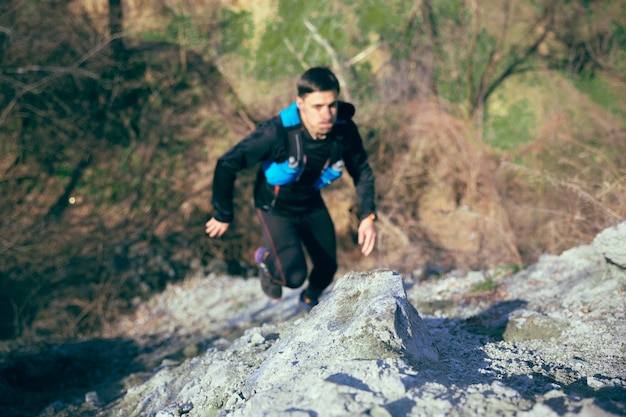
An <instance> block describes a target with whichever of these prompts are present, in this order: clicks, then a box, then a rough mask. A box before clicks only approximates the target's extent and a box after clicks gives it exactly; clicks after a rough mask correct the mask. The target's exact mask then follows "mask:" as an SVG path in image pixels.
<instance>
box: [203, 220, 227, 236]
mask: <svg viewBox="0 0 626 417" xmlns="http://www.w3.org/2000/svg"><path fill="white" fill-rule="evenodd" d="M229 225H230V223H224V222H221V221H219V220H216V219H215V217H211V220H209V221H208V222H206V224H205V227H206V229H205V232H206V234H207V235H209V237H220V236H222V235H223V234H224V233H226V230H228V226H229Z"/></svg>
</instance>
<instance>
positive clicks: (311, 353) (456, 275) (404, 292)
mask: <svg viewBox="0 0 626 417" xmlns="http://www.w3.org/2000/svg"><path fill="white" fill-rule="evenodd" d="M625 225H626V223H622V224H621V225H617V226H615V227H612V228H609V229H607V230H605V231H604V232H603V233H601V234H600V235H599V236H598V237H597V238H596V240H594V242H592V243H591V244H589V245H581V246H579V247H576V248H572V249H570V250H568V251H566V252H564V253H562V254H561V255H558V256H556V255H544V256H543V257H542V258H541V259H540V260H539V262H537V263H536V264H534V265H532V266H530V267H528V268H526V269H524V270H522V271H518V272H516V273H511V271H509V270H506V269H500V270H491V271H485V272H478V271H474V272H467V273H463V272H456V271H453V272H450V273H448V274H445V275H443V276H441V277H438V278H436V279H435V278H433V279H429V280H425V281H419V282H416V281H411V280H408V279H406V278H405V279H403V277H401V276H399V275H397V274H395V273H394V272H393V271H391V270H386V269H377V270H373V271H370V272H360V273H358V272H350V273H348V274H346V275H344V276H343V277H341V278H339V279H338V280H337V281H336V283H335V284H334V287H333V288H332V289H331V291H329V293H328V294H325V297H324V298H323V299H322V302H321V303H320V304H319V305H318V306H317V307H316V308H314V309H313V311H312V312H311V313H309V314H308V315H303V314H301V313H299V312H298V308H297V299H298V291H297V290H288V289H286V290H285V292H284V295H283V300H282V301H281V302H279V303H273V302H268V301H267V299H266V297H264V296H263V294H262V293H261V292H260V290H259V282H258V280H256V279H244V278H241V277H239V278H236V277H231V276H227V275H215V274H209V275H208V276H205V275H203V274H198V275H195V276H192V277H189V278H188V279H187V280H185V282H183V283H180V284H175V285H172V286H171V287H169V288H168V289H167V290H166V291H164V292H163V293H162V294H160V295H159V296H157V297H155V298H154V299H152V300H150V302H148V303H145V304H143V305H142V307H141V308H138V310H137V311H136V313H135V314H134V315H132V316H129V317H128V318H127V319H126V320H122V321H120V322H119V323H117V326H116V328H115V329H112V330H115V331H114V332H113V333H111V334H110V335H109V336H108V337H109V338H110V339H109V342H112V341H113V340H115V338H122V339H121V340H128V339H132V340H134V344H135V349H138V353H137V354H136V355H135V356H136V360H135V361H134V363H135V364H136V365H137V364H139V363H143V364H144V367H143V369H144V370H147V371H148V372H136V371H135V372H132V371H129V375H128V376H127V377H126V378H125V379H124V380H123V381H120V382H123V386H124V387H125V388H124V392H122V393H121V397H120V396H118V397H117V399H115V397H113V398H111V396H110V395H109V396H108V397H107V393H106V391H105V390H100V388H97V390H98V393H100V394H101V395H100V398H101V399H102V400H103V401H102V402H100V401H98V395H97V394H96V392H95V391H89V392H87V394H86V395H84V398H83V399H76V400H73V401H72V402H71V403H67V400H65V401H64V402H60V401H59V402H55V403H54V404H52V405H50V406H49V407H48V408H47V409H46V410H44V412H43V413H42V414H41V415H40V417H66V416H72V417H75V416H80V417H87V416H98V417H114V416H115V417H117V416H120V417H121V416H124V417H127V416H142V417H144V416H146V417H154V416H159V417H172V416H175V417H178V416H187V415H188V416H189V417H193V416H195V417H197V416H203V417H204V416H221V417H227V416H233V417H234V416H237V417H244V416H290V417H291V416H312V415H317V416H323V417H326V416H331V417H332V416H366V415H369V416H379V417H382V416H415V417H416V416H419V417H423V416H426V417H439V416H442V415H446V416H478V415H498V416H504V417H520V416H521V417H531V416H532V417H534V416H542V417H563V416H566V417H572V416H579V417H587V416H589V417H592V416H593V417H604V416H611V417H614V416H624V415H626V377H625V375H626V360H625V359H624V352H625V351H626V314H625V313H626V296H625V294H626V269H624V268H623V267H622V266H620V263H621V259H623V255H624V251H625V250H626V247H625V246H624V245H623V244H622V243H623V242H624V241H625V239H626V227H625ZM415 307H417V309H419V312H420V313H419V314H418V312H417V310H416V308H415ZM142 340H143V341H142ZM127 343H128V342H126V344H124V345H123V346H122V345H120V346H118V349H122V348H126V347H128V344H127ZM103 346H104V345H103ZM107 352H111V353H112V351H110V350H109V351H107ZM91 353H92V351H91V350H90V351H89V354H91ZM112 356H113V355H112ZM185 358H186V359H185ZM92 359H94V361H95V362H97V363H98V364H100V363H101V362H102V361H103V359H102V357H98V358H92ZM94 361H92V362H94ZM100 366H102V365H100ZM98 371H99V372H102V371H103V370H102V368H98ZM0 382H1V381H0ZM103 388H104V387H103ZM94 389H96V388H95V387H94ZM0 411H1V410H0ZM0 414H1V413H0Z"/></svg>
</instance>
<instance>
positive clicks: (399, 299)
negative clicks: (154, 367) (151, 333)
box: [104, 270, 438, 417]
mask: <svg viewBox="0 0 626 417" xmlns="http://www.w3.org/2000/svg"><path fill="white" fill-rule="evenodd" d="M437 361H438V353H437V350H436V349H435V347H434V345H433V343H432V341H431V338H430V336H429V334H428V330H427V328H426V326H425V324H424V322H423V321H422V319H421V318H420V316H419V314H418V312H417V310H416V309H415V308H414V307H413V306H412V305H411V304H410V303H409V302H408V301H407V298H406V293H405V290H404V287H403V283H402V278H401V277H400V276H399V275H398V274H397V273H395V272H393V271H390V270H376V271H372V272H369V273H354V272H353V273H349V274H347V275H345V276H344V277H342V278H340V279H339V280H338V281H337V283H336V284H335V287H334V289H333V291H332V293H330V295H329V296H327V297H326V298H325V299H323V301H322V302H321V303H320V304H319V305H318V306H317V307H315V308H314V309H313V311H312V312H311V313H310V314H309V315H307V316H305V317H304V318H299V319H297V320H295V321H291V322H288V323H285V324H283V325H264V326H262V327H260V328H255V329H251V330H249V331H248V332H246V334H245V335H244V336H243V337H241V338H239V339H238V340H236V341H235V342H234V343H233V344H232V345H231V346H230V347H229V348H227V349H226V350H224V351H217V350H211V351H209V352H208V353H207V354H206V355H205V356H203V357H201V358H196V359H191V360H188V361H186V362H184V363H183V364H182V365H180V366H177V367H168V368H164V369H161V370H160V371H158V372H157V373H156V374H155V375H154V376H152V377H151V378H150V379H149V380H148V381H146V382H145V383H143V384H141V385H139V386H135V387H133V388H131V389H130V390H129V391H128V392H127V394H126V395H125V396H124V398H122V399H121V400H120V401H119V402H118V403H117V404H115V405H114V406H113V407H110V408H109V409H108V410H107V411H106V412H105V413H104V415H109V416H134V415H142V416H144V415H145V416H147V415H156V416H162V417H165V416H178V415H181V414H186V413H187V412H188V411H189V410H191V409H192V410H193V415H202V416H217V415H221V416H227V415H233V416H248V415H254V416H281V415H290V416H293V415H300V414H301V415H322V414H320V410H323V415H324V416H345V415H346V412H347V411H349V412H350V413H354V414H356V415H360V414H363V413H370V412H371V411H372V410H374V411H375V410H376V409H377V408H379V407H378V405H379V404H385V403H389V402H393V401H397V400H400V399H402V398H403V397H405V396H406V395H407V387H406V386H405V384H404V383H403V379H405V378H406V376H407V375H409V374H415V373H416V372H417V370H419V369H426V368H434V367H435V366H436V364H437ZM297 410H300V412H297ZM382 411H384V410H379V412H382ZM298 413H300V414H298Z"/></svg>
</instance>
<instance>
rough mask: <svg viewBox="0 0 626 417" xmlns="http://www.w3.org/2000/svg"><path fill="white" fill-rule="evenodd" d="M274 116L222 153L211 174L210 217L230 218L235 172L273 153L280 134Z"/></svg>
mask: <svg viewBox="0 0 626 417" xmlns="http://www.w3.org/2000/svg"><path fill="white" fill-rule="evenodd" d="M279 124H280V122H279V121H278V120H277V118H273V119H270V120H269V121H267V122H265V123H263V124H261V125H259V127H257V129H256V130H255V131H253V132H252V133H250V134H249V135H248V136H246V137H245V138H244V139H243V140H241V141H240V142H239V143H237V144H236V145H235V146H233V147H232V148H231V149H230V150H228V151H227V152H226V153H225V154H224V155H222V156H221V157H220V158H219V159H218V160H217V164H216V166H215V173H214V175H213V188H212V203H213V210H214V213H213V217H215V218H216V219H217V220H219V221H221V222H225V223H230V222H232V221H233V218H234V213H233V189H234V185H235V180H236V178H237V173H238V172H239V171H241V170H243V169H246V168H250V167H254V166H255V165H257V164H258V163H259V162H260V161H264V160H267V159H269V156H270V155H272V154H273V153H274V152H276V148H277V146H276V145H277V143H280V142H279V138H280V137H281V135H280V134H279V132H278V127H279Z"/></svg>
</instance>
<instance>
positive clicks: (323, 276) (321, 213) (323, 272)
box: [300, 208, 337, 302]
mask: <svg viewBox="0 0 626 417" xmlns="http://www.w3.org/2000/svg"><path fill="white" fill-rule="evenodd" d="M300 235H301V237H302V241H303V243H304V246H305V247H306V249H307V252H308V253H309V256H310V257H311V261H312V262H313V268H312V270H311V275H310V276H309V286H308V288H307V289H306V290H305V294H304V295H305V296H307V297H308V298H310V299H312V300H314V301H315V302H317V299H318V297H319V296H320V295H321V294H322V292H323V291H324V290H325V289H326V288H327V287H328V286H329V285H330V284H331V283H332V282H333V278H334V276H335V272H337V239H336V236H335V226H334V224H333V221H332V219H331V217H330V214H329V213H328V210H327V209H326V208H322V209H317V210H315V211H313V212H312V213H311V214H310V215H307V216H306V217H305V218H304V219H303V223H302V230H301V234H300Z"/></svg>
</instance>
